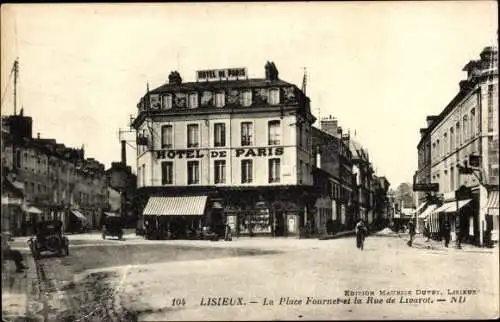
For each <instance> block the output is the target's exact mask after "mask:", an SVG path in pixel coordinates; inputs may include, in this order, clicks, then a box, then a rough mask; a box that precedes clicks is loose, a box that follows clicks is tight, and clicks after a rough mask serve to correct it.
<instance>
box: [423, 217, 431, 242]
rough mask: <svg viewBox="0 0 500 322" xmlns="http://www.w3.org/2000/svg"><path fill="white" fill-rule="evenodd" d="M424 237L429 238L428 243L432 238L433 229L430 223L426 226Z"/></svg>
mask: <svg viewBox="0 0 500 322" xmlns="http://www.w3.org/2000/svg"><path fill="white" fill-rule="evenodd" d="M424 236H425V237H427V239H426V242H428V241H429V240H430V238H431V227H430V225H429V222H428V221H427V222H425V224H424Z"/></svg>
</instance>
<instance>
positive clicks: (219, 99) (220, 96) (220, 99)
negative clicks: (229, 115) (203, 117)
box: [215, 92, 226, 107]
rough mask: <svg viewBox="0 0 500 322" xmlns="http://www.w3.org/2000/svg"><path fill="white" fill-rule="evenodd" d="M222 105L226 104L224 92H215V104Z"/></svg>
mask: <svg viewBox="0 0 500 322" xmlns="http://www.w3.org/2000/svg"><path fill="white" fill-rule="evenodd" d="M224 105H226V102H225V94H224V92H217V93H215V106H216V107H223V106H224Z"/></svg>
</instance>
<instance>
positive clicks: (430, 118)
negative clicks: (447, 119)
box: [426, 115, 438, 127]
mask: <svg viewBox="0 0 500 322" xmlns="http://www.w3.org/2000/svg"><path fill="white" fill-rule="evenodd" d="M437 118H438V116H436V115H429V116H427V118H426V121H427V127H431V125H432V124H433V123H434V121H435V120H436V119H437Z"/></svg>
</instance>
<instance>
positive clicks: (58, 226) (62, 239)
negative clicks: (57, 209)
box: [28, 220, 69, 259]
mask: <svg viewBox="0 0 500 322" xmlns="http://www.w3.org/2000/svg"><path fill="white" fill-rule="evenodd" d="M28 244H29V247H30V249H31V252H32V254H33V257H34V258H35V259H38V258H40V257H41V253H42V252H51V253H55V254H57V255H59V256H68V255H69V240H68V237H66V236H64V235H63V233H62V222H61V221H60V220H50V221H43V222H40V223H38V224H37V226H36V232H35V236H34V237H31V238H30V239H29V240H28Z"/></svg>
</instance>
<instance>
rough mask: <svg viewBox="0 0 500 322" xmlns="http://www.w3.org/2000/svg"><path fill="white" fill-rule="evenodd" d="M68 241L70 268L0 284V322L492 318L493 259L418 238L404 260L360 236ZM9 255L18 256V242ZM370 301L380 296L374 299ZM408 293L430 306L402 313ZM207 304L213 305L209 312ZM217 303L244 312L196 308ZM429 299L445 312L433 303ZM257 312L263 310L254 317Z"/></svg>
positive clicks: (401, 253) (398, 240)
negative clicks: (27, 320)
mask: <svg viewBox="0 0 500 322" xmlns="http://www.w3.org/2000/svg"><path fill="white" fill-rule="evenodd" d="M71 238H72V240H71V243H72V245H74V246H72V249H71V254H70V256H69V257H67V258H57V257H55V258H45V259H42V260H41V261H40V263H39V267H38V275H37V270H36V265H35V264H34V261H33V259H32V257H31V256H28V255H27V254H26V255H27V257H26V259H27V263H28V264H29V265H30V268H29V270H28V271H27V272H26V273H25V274H24V275H23V274H17V275H12V274H14V273H11V274H10V275H9V272H7V273H4V274H2V277H3V282H4V296H3V303H2V304H3V308H4V309H3V310H4V314H5V316H11V317H15V316H22V315H23V313H25V314H26V315H27V316H30V317H33V318H34V319H36V320H43V319H44V318H45V319H46V320H64V319H66V320H67V319H71V320H79V319H80V320H82V321H97V320H113V319H118V320H136V319H138V320H148V321H151V320H196V319H200V318H201V317H203V319H208V320H255V319H292V320H294V319H349V318H364V319H371V318H374V319H375V318H377V319H379V318H388V319H410V318H424V319H427V318H437V317H440V316H443V315H445V314H446V315H447V316H448V317H451V318H453V317H455V318H459V317H460V318H492V317H495V316H496V315H497V314H498V313H497V312H498V294H499V292H498V249H497V248H495V249H483V248H476V247H472V246H469V245H465V246H464V249H462V250H458V249H455V248H453V247H452V248H444V246H442V244H440V243H436V242H432V243H426V242H425V240H424V239H422V238H417V239H416V241H415V247H413V248H410V247H408V246H406V241H407V237H406V236H405V235H403V236H401V237H397V236H395V237H387V236H370V237H368V238H367V240H366V247H365V249H364V250H363V251H360V250H357V249H356V247H355V242H354V238H352V237H348V238H342V239H335V240H325V241H320V240H316V239H306V240H297V239H266V238H254V239H249V238H241V239H235V240H234V241H233V242H223V241H219V242H209V241H180V240H178V241H146V240H143V239H141V238H139V237H136V236H133V235H130V236H126V240H125V241H124V242H117V241H113V240H107V241H100V240H98V235H80V236H71ZM17 243H18V245H22V241H21V240H19V241H17ZM429 244H432V245H429ZM428 246H430V247H428ZM134 252H135V253H134ZM125 254H128V256H125ZM9 264H10V263H9ZM40 267H41V268H42V271H43V272H40ZM10 268H11V267H10ZM10 272H11V271H10ZM13 276H15V277H13ZM9 281H11V284H9ZM37 281H38V282H37ZM6 282H7V283H6ZM448 289H450V290H469V291H471V292H475V294H474V295H467V296H465V297H464V298H465V302H463V303H450V301H451V296H449V295H448V292H449V291H448ZM346 290H349V291H353V292H357V294H358V296H357V298H358V299H360V300H361V301H362V303H361V304H354V303H353V301H355V300H354V297H355V296H351V295H350V296H346V294H345V291H346ZM381 290H382V291H386V294H385V295H381V294H380V293H379V292H380V291H381ZM417 290H423V291H425V292H428V291H432V290H433V291H436V292H438V293H437V294H435V295H432V296H431V299H432V302H433V303H420V304H415V303H407V302H408V301H413V300H412V299H418V298H427V297H428V295H427V294H425V296H424V294H420V293H424V292H420V293H419V294H417ZM361 291H364V292H363V293H362V292H361ZM371 291H373V294H372V295H374V296H372V297H373V299H372V300H373V301H378V300H379V299H382V300H383V303H382V304H367V303H366V302H367V300H368V297H367V296H366V295H367V294H369V293H370V292H371ZM391 291H400V292H406V293H407V292H408V291H411V292H412V294H411V296H403V297H401V296H399V295H395V296H394V298H395V300H396V302H395V303H394V304H387V303H386V301H387V298H388V295H387V294H389V293H390V292H391ZM37 292H42V294H37ZM210 297H212V298H217V299H215V300H212V301H214V302H210V301H211V300H209V298H210ZM219 297H228V298H231V299H232V301H238V298H241V301H243V302H244V303H245V305H243V306H240V305H238V306H217V305H215V306H214V305H211V306H207V305H203V304H207V303H212V304H214V303H216V302H217V301H223V300H218V298H219ZM308 297H309V302H307V301H308ZM337 298H339V299H340V300H339V301H343V300H346V299H348V298H350V303H348V304H325V301H324V300H325V299H337ZM439 298H443V299H444V300H445V301H443V302H437V300H438V299H439ZM457 298H458V296H457ZM264 301H266V304H269V303H270V302H271V301H272V302H273V303H274V305H263V304H264ZM280 301H281V305H280ZM300 301H301V303H300V304H299V302H300ZM321 301H323V304H319V303H320V302H321ZM252 302H255V303H252ZM16 303H17V306H15V305H14V304H16ZM19 303H24V305H21V306H19ZM221 303H222V302H220V303H219V304H221ZM235 303H236V302H235ZM235 303H233V304H235ZM285 303H286V304H287V305H285ZM306 303H309V304H306ZM312 303H315V304H312Z"/></svg>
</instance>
